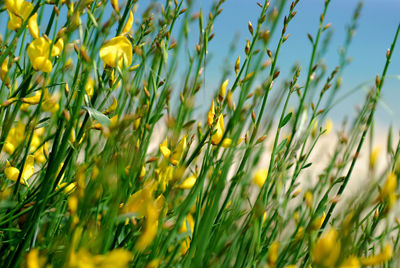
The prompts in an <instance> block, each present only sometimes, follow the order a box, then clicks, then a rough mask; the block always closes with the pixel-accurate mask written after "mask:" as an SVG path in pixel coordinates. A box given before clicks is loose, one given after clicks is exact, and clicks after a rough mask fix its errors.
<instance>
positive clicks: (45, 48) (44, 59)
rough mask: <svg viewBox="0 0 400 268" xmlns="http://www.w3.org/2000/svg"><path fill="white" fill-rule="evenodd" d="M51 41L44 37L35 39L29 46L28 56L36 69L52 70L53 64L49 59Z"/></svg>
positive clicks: (47, 71)
mask: <svg viewBox="0 0 400 268" xmlns="http://www.w3.org/2000/svg"><path fill="white" fill-rule="evenodd" d="M49 53H50V41H48V40H47V39H46V38H44V37H40V38H37V39H35V40H33V42H32V43H30V44H29V46H28V57H29V60H30V62H31V64H32V66H33V68H34V69H35V70H40V71H43V72H46V73H49V72H51V70H52V68H53V66H52V64H51V61H50V60H49Z"/></svg>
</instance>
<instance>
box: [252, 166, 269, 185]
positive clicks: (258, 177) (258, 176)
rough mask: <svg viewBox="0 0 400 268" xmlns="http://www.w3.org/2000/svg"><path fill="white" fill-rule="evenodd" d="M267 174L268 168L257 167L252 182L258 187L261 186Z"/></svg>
mask: <svg viewBox="0 0 400 268" xmlns="http://www.w3.org/2000/svg"><path fill="white" fill-rule="evenodd" d="M267 176H268V170H267V169H259V170H257V171H256V173H255V174H254V177H253V182H254V183H255V184H257V186H258V187H260V188H261V187H262V186H263V185H264V183H265V180H266V179H267Z"/></svg>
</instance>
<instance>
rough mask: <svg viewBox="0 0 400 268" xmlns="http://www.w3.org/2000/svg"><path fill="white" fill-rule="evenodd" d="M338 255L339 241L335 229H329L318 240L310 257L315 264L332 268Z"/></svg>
mask: <svg viewBox="0 0 400 268" xmlns="http://www.w3.org/2000/svg"><path fill="white" fill-rule="evenodd" d="M339 255H340V241H338V232H337V230H336V229H333V228H332V229H330V230H328V231H327V232H325V233H324V234H322V235H321V237H320V238H318V240H317V242H316V243H315V245H314V248H313V251H312V256H313V260H314V262H315V263H316V264H318V265H322V266H326V267H334V266H335V264H336V261H337V260H338V258H339Z"/></svg>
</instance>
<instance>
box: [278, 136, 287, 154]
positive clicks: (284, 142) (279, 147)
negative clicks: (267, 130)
mask: <svg viewBox="0 0 400 268" xmlns="http://www.w3.org/2000/svg"><path fill="white" fill-rule="evenodd" d="M287 141H288V139H287V138H286V139H284V140H283V141H281V143H279V145H278V147H277V148H276V154H277V153H279V152H280V151H282V149H283V148H284V147H285V145H286V143H287Z"/></svg>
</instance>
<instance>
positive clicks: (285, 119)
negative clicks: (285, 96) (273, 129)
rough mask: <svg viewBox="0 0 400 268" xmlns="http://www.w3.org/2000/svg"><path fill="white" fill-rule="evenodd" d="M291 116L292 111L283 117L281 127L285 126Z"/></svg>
mask: <svg viewBox="0 0 400 268" xmlns="http://www.w3.org/2000/svg"><path fill="white" fill-rule="evenodd" d="M290 118H292V112H290V113H288V114H287V115H286V116H285V117H284V118H283V120H282V121H281V122H280V124H279V128H281V127H283V126H285V125H286V124H287V123H288V122H289V120H290Z"/></svg>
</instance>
